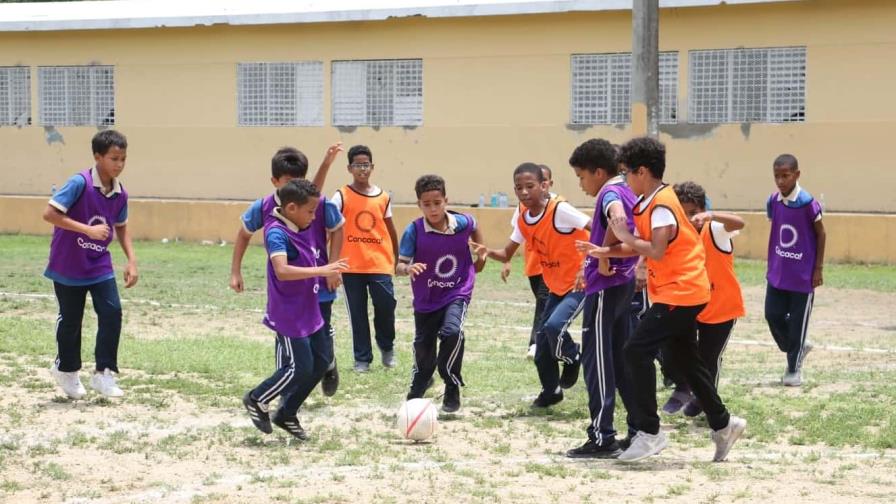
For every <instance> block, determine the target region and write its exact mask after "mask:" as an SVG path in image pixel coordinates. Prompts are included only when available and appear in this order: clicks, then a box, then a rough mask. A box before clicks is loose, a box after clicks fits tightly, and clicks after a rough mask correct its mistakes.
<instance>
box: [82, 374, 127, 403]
mask: <svg viewBox="0 0 896 504" xmlns="http://www.w3.org/2000/svg"><path fill="white" fill-rule="evenodd" d="M90 386H91V387H93V390H96V391H97V392H99V393H100V394H102V395H104V396H106V397H121V396H123V395H124V392H122V391H121V389H120V388H118V384H117V383H115V373H113V372H112V370H111V369H109V368H106V369H105V370H104V371H103V372H102V373H94V374H93V378H91V379H90Z"/></svg>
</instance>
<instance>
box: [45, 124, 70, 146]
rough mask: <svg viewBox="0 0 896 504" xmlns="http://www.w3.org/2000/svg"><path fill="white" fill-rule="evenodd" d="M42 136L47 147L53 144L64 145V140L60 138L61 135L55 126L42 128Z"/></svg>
mask: <svg viewBox="0 0 896 504" xmlns="http://www.w3.org/2000/svg"><path fill="white" fill-rule="evenodd" d="M44 135H45V136H46V138H47V145H53V144H54V143H61V144H62V145H65V138H63V137H62V133H60V132H59V130H57V129H56V127H55V126H44Z"/></svg>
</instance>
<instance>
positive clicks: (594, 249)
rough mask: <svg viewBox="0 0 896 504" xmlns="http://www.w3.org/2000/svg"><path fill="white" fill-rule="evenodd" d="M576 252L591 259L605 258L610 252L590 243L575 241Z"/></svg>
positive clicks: (607, 248)
mask: <svg viewBox="0 0 896 504" xmlns="http://www.w3.org/2000/svg"><path fill="white" fill-rule="evenodd" d="M576 250H578V251H579V252H581V253H583V254H588V255H589V256H591V257H597V258H601V257H605V256H606V254H608V253H609V252H610V249H609V247H601V246H598V245H595V244H593V243H591V242H590V241H583V240H576Z"/></svg>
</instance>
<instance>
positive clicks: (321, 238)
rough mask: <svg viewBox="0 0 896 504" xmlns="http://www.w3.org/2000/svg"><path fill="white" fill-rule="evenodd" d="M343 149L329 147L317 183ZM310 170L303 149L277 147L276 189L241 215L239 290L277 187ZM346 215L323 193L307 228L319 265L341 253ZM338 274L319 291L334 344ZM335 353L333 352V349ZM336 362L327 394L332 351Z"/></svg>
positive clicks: (233, 284)
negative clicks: (247, 255)
mask: <svg viewBox="0 0 896 504" xmlns="http://www.w3.org/2000/svg"><path fill="white" fill-rule="evenodd" d="M340 152H342V143H341V142H337V143H335V144H333V145H331V146H330V147H329V148H328V149H327V153H326V155H325V156H324V160H323V161H322V162H321V165H320V168H318V170H317V174H315V176H314V185H315V187H322V186H323V184H324V182H325V181H326V178H327V172H328V171H329V169H330V165H331V164H332V163H333V161H334V160H335V159H336V155H337V154H339V153H340ZM307 173H308V158H306V157H305V155H304V154H302V152H300V151H299V150H298V149H295V148H293V147H283V148H281V149H280V150H278V151H277V152H276V153H275V154H274V157H273V158H272V159H271V184H273V185H274V189H275V191H274V192H273V193H272V194H269V195H268V196H266V197H264V198H259V199H257V200H255V201H254V202H253V203H252V204H251V205H249V208H248V209H246V212H245V213H243V216H242V217H241V219H240V220H241V223H242V226H241V227H240V229H239V231H238V232H237V235H236V241H235V242H234V245H233V258H232V260H231V264H230V288H232V289H233V290H234V291H236V292H242V291H243V275H242V272H241V267H242V262H243V256H244V255H245V253H246V248H247V247H248V246H249V240H251V239H252V234H253V233H255V232H256V231H258V230H259V229H261V228H263V227H264V225H265V223H267V221H269V220H271V219H274V215H273V210H274V208H276V207H277V206H279V205H280V201H279V199H278V198H277V192H276V189H279V188H280V187H283V185H285V184H286V183H287V182H289V181H290V180H292V179H295V178H301V179H303V178H305V175H306V174H307ZM343 221H344V219H343V218H342V214H341V213H339V209H338V208H336V206H335V205H334V204H333V203H332V202H330V201H327V199H326V198H324V197H321V204H320V205H318V207H317V215H316V216H315V220H314V221H313V222H312V223H311V226H310V227H309V229H308V230H307V231H305V232H307V233H310V234H311V235H312V236H313V237H314V241H315V244H314V251H315V257H316V258H317V265H318V266H323V265H325V264H327V263H328V262H329V258H328V257H339V250H340V248H341V247H342V223H343ZM328 235H329V238H330V240H329V242H330V253H329V256H328V255H327V237H328ZM339 282H340V278H339V275H334V276H332V277H329V278H327V279H326V281H325V282H324V283H322V284H321V286H320V290H319V291H318V293H317V299H318V302H319V303H320V312H321V316H322V317H323V320H324V330H325V331H326V333H327V335H328V337H329V338H330V344H331V345H333V340H334V330H333V326H332V324H331V323H330V317H331V314H332V308H333V301H334V300H335V299H336V288H337V287H338V286H339ZM331 353H333V352H331ZM333 355H334V357H333V362H331V363H330V366H329V368H328V369H327V372H326V373H325V374H324V377H323V380H321V385H320V388H321V391H323V393H324V395H326V396H332V395H333V394H335V393H336V390H337V388H338V387H339V370H338V368H337V367H336V357H335V353H334V354H333Z"/></svg>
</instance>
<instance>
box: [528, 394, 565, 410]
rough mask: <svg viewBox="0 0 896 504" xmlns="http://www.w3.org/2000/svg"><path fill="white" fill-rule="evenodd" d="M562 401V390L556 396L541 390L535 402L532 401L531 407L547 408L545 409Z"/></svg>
mask: <svg viewBox="0 0 896 504" xmlns="http://www.w3.org/2000/svg"><path fill="white" fill-rule="evenodd" d="M562 400H563V391H562V390H561V391H559V392H557V393H556V394H555V393H553V392H547V391H545V390H542V391H541V393H540V394H538V397H536V398H535V400H534V401H532V406H534V407H536V408H547V407H550V406H553V405H555V404H557V403H559V402H560V401H562Z"/></svg>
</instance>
